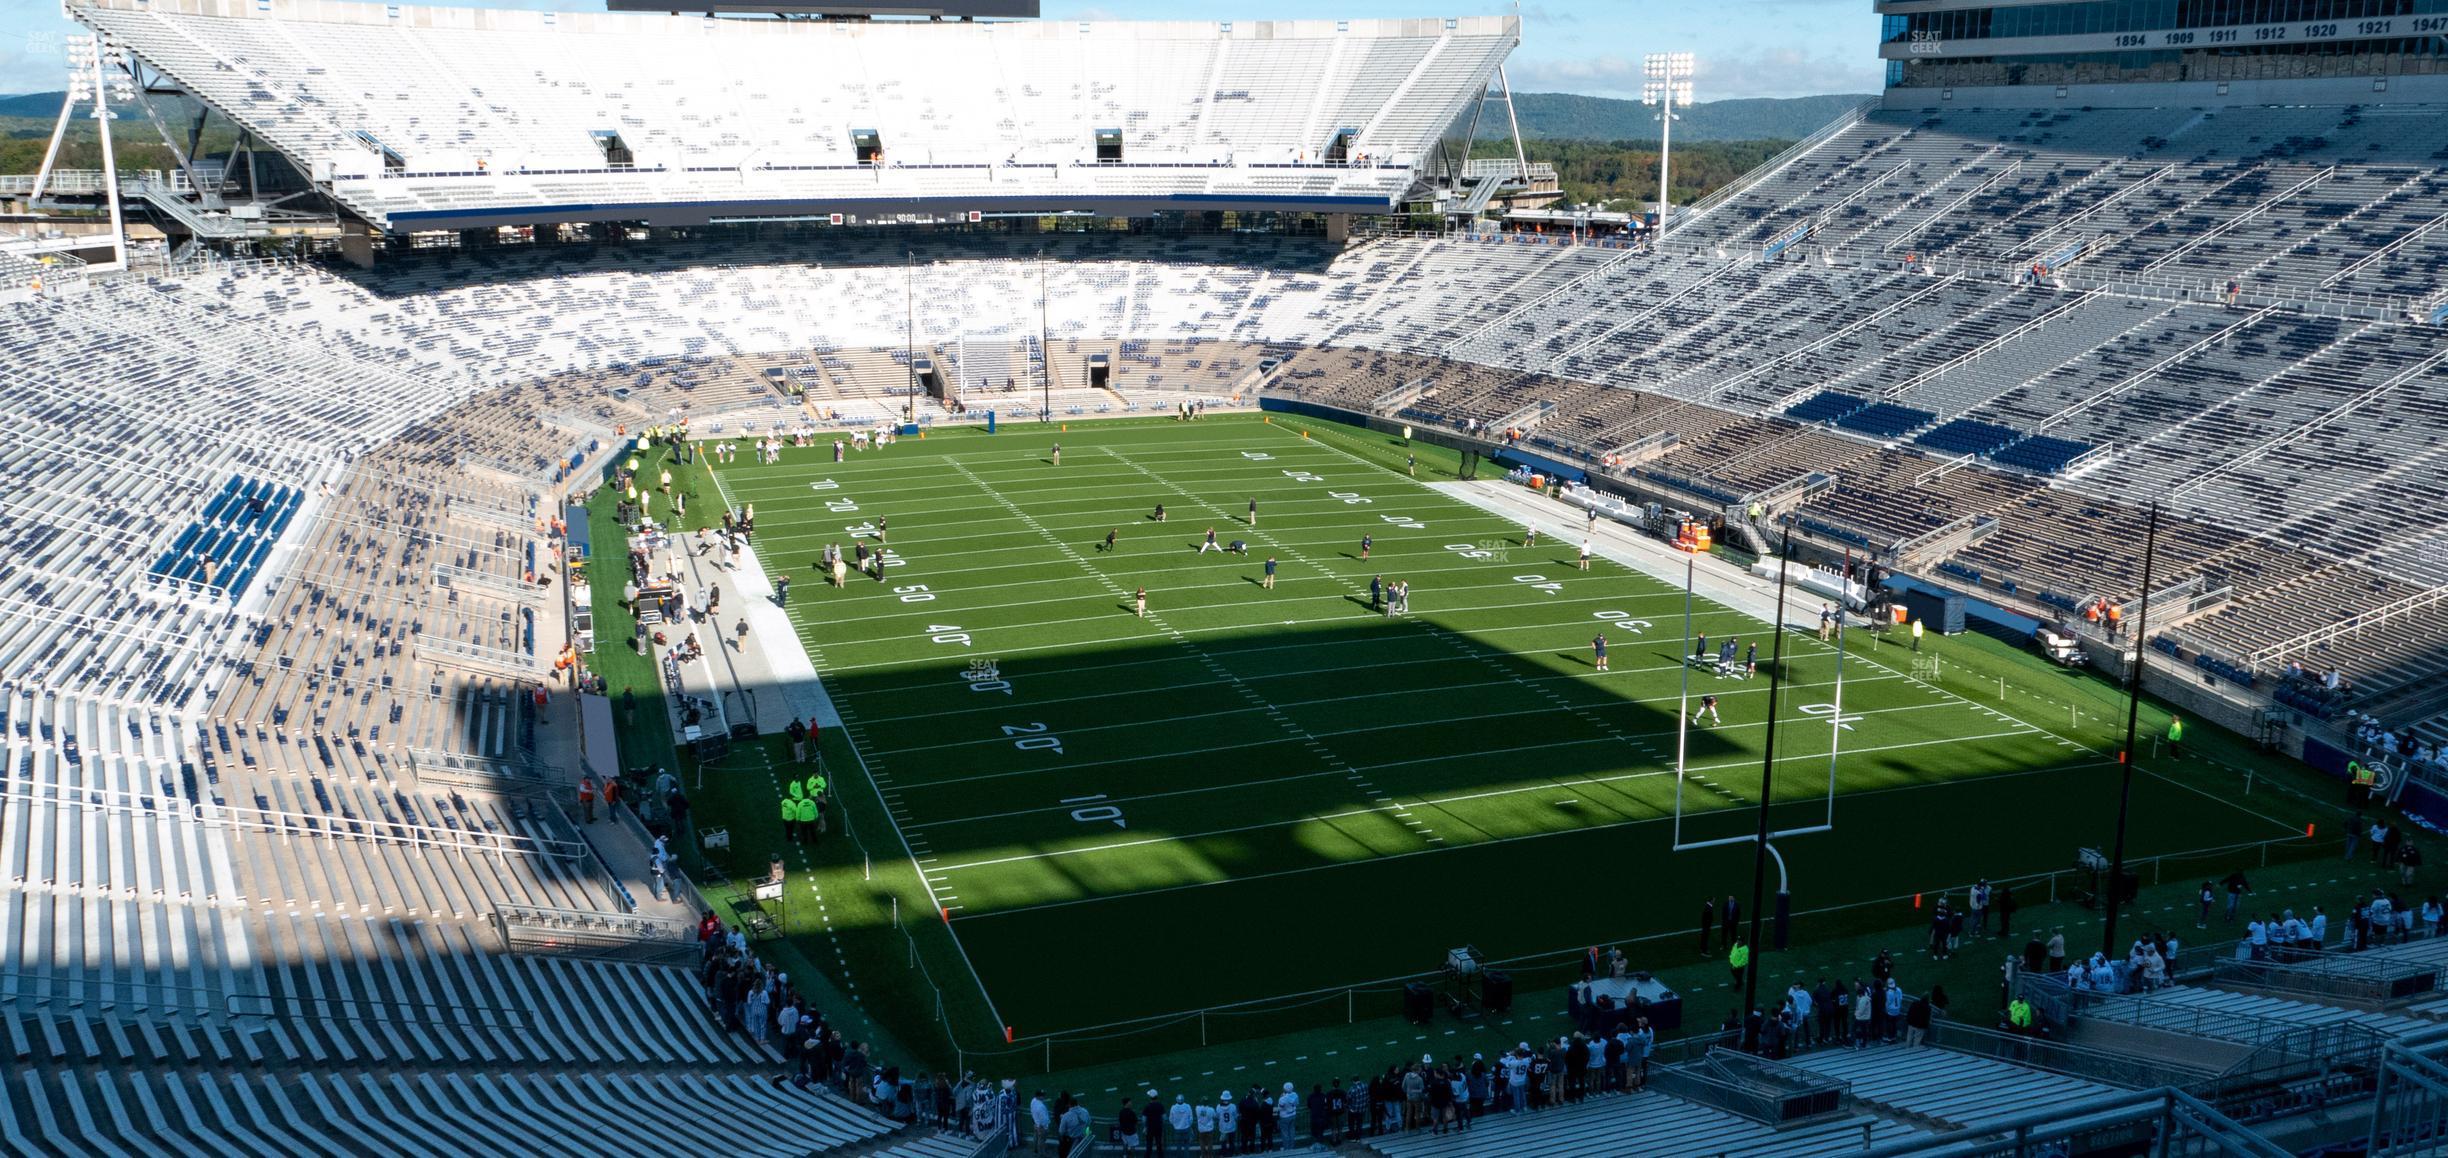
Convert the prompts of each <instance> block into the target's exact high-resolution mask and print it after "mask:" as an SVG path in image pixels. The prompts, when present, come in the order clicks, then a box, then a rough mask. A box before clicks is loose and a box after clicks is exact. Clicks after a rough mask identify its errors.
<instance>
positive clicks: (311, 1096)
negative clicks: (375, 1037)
mask: <svg viewBox="0 0 2448 1158" xmlns="http://www.w3.org/2000/svg"><path fill="white" fill-rule="evenodd" d="M264 1088H265V1090H266V1091H267V1092H268V1093H270V1094H271V1096H272V1100H273V1101H274V1102H275V1103H277V1104H279V1105H280V1107H281V1108H282V1109H283V1110H286V1111H288V1117H289V1119H290V1120H292V1121H319V1122H321V1123H323V1124H324V1125H327V1126H329V1127H331V1128H332V1129H334V1130H338V1131H339V1132H340V1133H341V1134H343V1135H345V1136H346V1137H348V1138H349V1139H350V1140H352V1141H353V1142H355V1143H356V1144H357V1146H359V1147H362V1148H363V1149H362V1151H361V1152H362V1153H381V1152H382V1151H384V1150H386V1149H390V1148H395V1147H400V1145H401V1142H402V1140H401V1139H399V1138H397V1137H391V1136H388V1135H390V1124H389V1123H386V1122H379V1121H376V1120H374V1119H372V1118H370V1117H368V1116H367V1115H366V1114H365V1112H364V1111H363V1110H361V1109H359V1108H358V1106H357V1103H356V1100H355V1099H353V1098H349V1097H347V1096H346V1093H345V1090H344V1088H343V1085H342V1080H341V1079H340V1078H338V1077H336V1076H335V1077H332V1078H330V1079H328V1081H327V1080H326V1079H325V1077H324V1076H323V1075H321V1074H317V1073H305V1074H300V1075H299V1076H298V1092H299V1093H300V1094H303V1095H304V1096H305V1098H306V1100H307V1102H308V1104H310V1105H312V1106H313V1107H314V1110H315V1114H314V1116H312V1117H305V1116H300V1115H299V1114H298V1113H297V1111H296V1110H295V1109H294V1108H293V1107H291V1106H290V1105H289V1099H288V1097H287V1095H286V1094H284V1093H283V1092H282V1090H281V1087H280V1086H278V1085H277V1084H274V1085H267V1086H265V1087H264ZM369 1128H371V1129H374V1130H377V1131H381V1132H382V1133H384V1134H385V1135H386V1137H384V1138H383V1139H382V1140H380V1141H377V1140H376V1139H375V1138H374V1137H373V1136H371V1135H369V1134H367V1133H366V1131H367V1130H368V1129H369Z"/></svg>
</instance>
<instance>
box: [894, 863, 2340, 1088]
mask: <svg viewBox="0 0 2448 1158" xmlns="http://www.w3.org/2000/svg"><path fill="white" fill-rule="evenodd" d="M2342 843H2343V842H2342V841H2340V840H2315V839H2312V838H2309V837H2303V836H2289V837H2280V838H2277V839H2273V840H2263V841H2251V842H2245V843H2241V844H2232V845H2225V846H2221V847H2218V848H2208V849H2195V850H2189V851H2185V852H2177V853H2167V854H2163V855H2159V856H2152V857H2144V858H2139V859H2136V860H2132V861H2128V862H2127V866H2126V867H2127V871H2128V872H2131V873H2132V874H2134V876H2135V877H2136V878H2137V880H2139V881H2141V882H2142V883H2143V884H2145V885H2156V884H2162V883H2166V882H2169V881H2178V880H2182V879H2184V878H2185V877H2187V876H2190V875H2193V872H2192V871H2191V870H2190V868H2189V866H2192V865H2195V864H2203V865H2218V866H2220V867H2221V869H2222V871H2223V870H2224V869H2226V868H2229V867H2243V866H2244V865H2258V866H2260V867H2263V868H2266V867H2268V866H2269V865H2271V864H2272V863H2278V862H2279V861H2280V860H2299V859H2305V858H2308V857H2310V856H2315V855H2321V854H2323V853H2327V852H2329V851H2330V850H2334V849H2336V848H2338V847H2340V846H2341V845H2342ZM861 847H862V848H863V847H864V846H863V845H862V846H861ZM2094 876H2095V874H2093V873H2092V872H2091V871H2090V870H2088V869H2082V868H2079V867H2068V868H2065V869H2060V870H2057V871H2054V872H2047V873H2034V874H2030V875H2027V876H2021V877H2011V878H1999V879H1996V880H1993V881H1992V882H1991V883H1992V884H1993V885H2006V886H2010V887H2011V888H2013V889H2014V891H2015V892H2016V894H2017V895H2018V896H2025V897H2034V898H2038V897H2045V898H2046V900H2047V901H2048V902H2051V903H2054V902H2057V901H2061V900H2064V901H2080V900H2081V899H2083V898H2084V897H2087V896H2090V895H2091V890H2092V887H2093V880H2094ZM1970 888H1971V882H1968V881H1967V882H1962V883H1958V884H1953V885H1949V886H1946V887H1943V888H1932V889H1927V890H1924V891H1922V892H1918V893H1903V894H1898V895H1895V896H1889V897H1880V898H1875V899H1872V900H1866V901H1856V902H1851V903H1848V904H1842V905H1830V906H1826V907H1823V908H1817V909H1810V910H1805V911H1801V912H1797V913H1795V914H1794V916H1795V917H1796V918H1797V919H1799V918H1811V917H1816V918H1823V919H1824V918H1846V917H1851V918H1856V919H1859V918H1862V917H1867V916H1870V915H1871V914H1872V913H1873V911H1874V910H1879V909H1884V908H1890V907H1892V906H1899V905H1905V904H1915V903H1918V904H1929V903H1931V901H1932V899H1933V898H1935V897H1938V896H1944V895H1948V894H1955V895H1962V894H1964V893H1967V892H1968V891H1969V890H1970ZM2031 903H2038V902H2037V901H2034V902H2031ZM1908 911H1909V912H1913V913H1916V914H1917V913H1926V912H1927V911H1928V910H1927V909H1923V908H1917V907H1916V908H1915V909H1912V910H1908ZM1872 919H1873V920H1874V921H1877V923H1879V924H1881V925H1885V924H1888V923H1889V922H1887V921H1885V920H1883V919H1879V918H1875V917H1874V918H1872ZM1906 919H1907V920H1909V919H1911V918H1906ZM900 924H901V925H902V926H903V928H902V935H903V937H904V938H905V940H907V941H908V943H909V946H910V955H909V963H910V964H909V967H910V968H911V969H914V970H917V971H918V972H919V973H920V975H921V977H922V979H923V980H924V983H925V985H926V987H927V988H928V989H929V990H930V991H932V994H933V997H934V1006H935V1009H934V1014H933V1016H934V1019H935V1021H936V1023H937V1024H938V1026H939V1027H940V1028H941V1029H942V1030H943V1032H944V1034H945V1036H946V1038H947V1039H948V1041H949V1042H950V1043H951V1045H952V1048H953V1049H954V1050H955V1051H956V1054H957V1056H958V1060H959V1065H960V1068H962V1069H964V1070H966V1069H975V1068H979V1067H981V1066H994V1065H997V1064H998V1063H1014V1062H1016V1063H1019V1064H1026V1065H1031V1066H1034V1067H1038V1068H1040V1069H1041V1071H1042V1072H1046V1073H1052V1072H1055V1071H1057V1070H1059V1069H1061V1068H1063V1067H1065V1066H1072V1067H1078V1066H1088V1065H1097V1064H1103V1063H1105V1062H1111V1061H1120V1060H1124V1059H1128V1058H1132V1057H1142V1056H1148V1055H1152V1054H1161V1053H1172V1052H1180V1051H1183V1050H1190V1049H1203V1048H1207V1047H1211V1046H1217V1045H1224V1044H1229V1043H1232V1042H1238V1041H1252V1040H1256V1039H1260V1038H1265V1037H1272V1036H1276V1035H1280V1034H1286V1033H1296V1032H1303V1031H1309V1030H1315V1029H1320V1028H1323V1027H1326V1026H1329V1025H1334V1024H1338V1023H1339V1024H1346V1025H1349V1024H1355V1023H1357V1022H1360V1021H1363V1020H1370V1019H1376V1018H1383V1017H1398V1016H1402V1015H1403V1012H1404V1009H1403V995H1404V991H1405V989H1406V988H1407V987H1408V986H1410V985H1412V984H1414V983H1426V984H1429V985H1430V986H1431V988H1432V989H1436V990H1437V991H1438V992H1439V995H1440V1002H1441V999H1442V997H1444V996H1448V995H1450V988H1449V986H1448V985H1447V981H1448V978H1447V975H1446V974H1445V973H1444V971H1442V970H1428V971H1422V972H1418V973H1409V974H1403V975H1399V976H1393V977H1382V978H1377V979H1374V980H1370V981H1364V982H1359V983H1356V984H1350V985H1342V986H1334V987H1331V988H1323V989H1313V990H1308V991H1305V992H1300V993H1290V994H1282V995H1278V996H1274V997H1266V998H1257V999H1253V1000H1249V1001H1240V1002H1232V1003H1228V1004H1222V1005H1214V1006H1208V1007H1205V1008H1201V1009H1188V1010H1180V1011H1176V1012H1173V1013H1166V1014H1158V1015H1154V1016H1150V1017H1142V1018H1132V1019H1127V1020H1122V1021H1114V1022H1107V1023H1104V1024H1100V1025H1090V1026H1081V1027H1077V1028H1072V1029H1064V1030H1055V1031H1049V1032H1045V1033H1036V1034H1020V1035H1016V1036H1014V1037H1012V1038H1011V1040H1009V1041H1008V1042H1003V1043H999V1044H997V1045H995V1046H991V1047H988V1048H978V1047H977V1046H975V1045H974V1044H971V1043H973V1042H975V1041H976V1040H977V1039H976V1038H975V1037H973V1036H970V1035H967V1034H965V1033H964V1032H963V1027H962V1026H960V1025H957V1024H955V1023H954V1021H953V1020H952V1018H951V1015H950V1014H949V1013H948V1009H949V1008H950V1006H948V1004H947V1002H946V999H945V996H944V987H943V984H942V982H941V981H940V979H939V977H938V971H937V968H935V967H930V965H929V964H928V962H927V957H928V954H927V953H925V952H923V951H921V950H920V947H919V944H918V941H917V939H916V937H915V936H913V935H912V934H911V933H910V932H909V930H908V928H907V927H906V926H907V924H908V920H907V919H906V917H905V919H904V920H903V921H902V922H900ZM1691 936H1692V932H1691V931H1690V930H1676V931H1673V932H1667V933H1650V934H1645V935H1641V936H1633V937H1620V938H1600V939H1597V940H1596V941H1594V942H1593V943H1594V944H1597V945H1613V946H1615V947H1618V948H1623V949H1626V950H1627V951H1630V950H1631V948H1632V947H1634V946H1641V945H1650V944H1659V943H1668V942H1675V941H1687V940H1689V939H1690V937H1691ZM1585 952H1586V949H1585V948H1574V949H1567V950H1560V951H1556V952H1551V953H1541V954H1533V955H1528V956H1523V957H1514V958H1507V959H1503V960H1492V961H1488V962H1486V963H1485V968H1487V969H1497V970H1503V971H1505V972H1507V973H1510V974H1512V976H1513V979H1514V990H1515V992H1516V993H1517V994H1521V995H1523V997H1522V998H1520V999H1524V1000H1526V999H1529V998H1528V995H1529V994H1531V993H1533V992H1537V991H1543V990H1546V989H1550V988H1560V987H1563V986H1565V985H1569V984H1571V983H1572V982H1575V981H1578V980H1580V977H1581V968H1582V962H1583V959H1584V954H1585ZM1337 1013H1340V1014H1342V1017H1340V1018H1337V1017H1335V1014H1337ZM1685 1016H1686V1017H1687V1018H1691V1019H1695V1021H1694V1023H1695V1024H1697V1023H1700V1022H1706V1021H1708V1020H1710V1018H1709V1017H1708V1015H1707V1013H1706V1012H1705V1011H1701V1010H1697V1009H1694V1008H1691V1007H1690V1006H1689V1005H1688V1004H1687V1006H1686V1009H1685ZM992 1033H993V1035H994V1036H995V1037H997V1038H1000V1037H1001V1036H1002V1035H1003V1029H1002V1027H1000V1026H997V1027H994V1028H993V1030H992ZM1719 1040H1720V1036H1719V1035H1717V1034H1715V1033H1706V1034H1695V1035H1692V1036H1690V1037H1687V1038H1684V1039H1681V1040H1680V1041H1679V1042H1675V1043H1661V1044H1660V1046H1659V1053H1658V1054H1657V1055H1656V1056H1654V1057H1653V1059H1652V1061H1653V1063H1663V1062H1671V1061H1674V1060H1684V1059H1687V1058H1690V1057H1698V1056H1701V1055H1702V1054H1705V1053H1706V1052H1707V1050H1708V1048H1710V1047H1711V1046H1712V1045H1714V1044H1717V1043H1718V1041H1719ZM1670 1046H1671V1049H1670Z"/></svg>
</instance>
